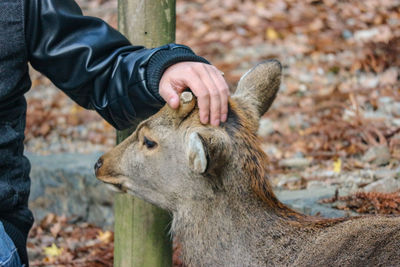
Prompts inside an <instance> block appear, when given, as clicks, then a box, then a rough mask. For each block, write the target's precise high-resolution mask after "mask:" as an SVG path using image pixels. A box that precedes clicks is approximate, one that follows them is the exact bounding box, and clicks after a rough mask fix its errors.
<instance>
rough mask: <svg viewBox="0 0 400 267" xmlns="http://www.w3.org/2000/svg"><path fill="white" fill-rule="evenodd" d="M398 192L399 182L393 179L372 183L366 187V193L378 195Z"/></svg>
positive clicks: (399, 188)
mask: <svg viewBox="0 0 400 267" xmlns="http://www.w3.org/2000/svg"><path fill="white" fill-rule="evenodd" d="M399 190H400V181H399V180H396V179H394V178H385V179H382V180H378V181H376V182H373V183H371V184H369V185H367V186H366V187H364V191H366V192H378V193H393V192H396V191H399Z"/></svg>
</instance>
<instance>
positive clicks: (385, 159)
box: [362, 145, 391, 166]
mask: <svg viewBox="0 0 400 267" xmlns="http://www.w3.org/2000/svg"><path fill="white" fill-rule="evenodd" d="M390 158H391V155H390V151H389V148H388V147H387V146H385V145H379V146H372V147H370V148H369V149H368V150H367V152H366V153H365V154H364V156H363V157H362V160H363V161H365V162H369V163H372V164H375V165H378V166H380V165H385V164H388V163H389V161H390Z"/></svg>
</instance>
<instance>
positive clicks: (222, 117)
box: [221, 114, 228, 122]
mask: <svg viewBox="0 0 400 267" xmlns="http://www.w3.org/2000/svg"><path fill="white" fill-rule="evenodd" d="M227 118H228V117H227V116H226V114H222V116H221V121H222V122H226V119H227Z"/></svg>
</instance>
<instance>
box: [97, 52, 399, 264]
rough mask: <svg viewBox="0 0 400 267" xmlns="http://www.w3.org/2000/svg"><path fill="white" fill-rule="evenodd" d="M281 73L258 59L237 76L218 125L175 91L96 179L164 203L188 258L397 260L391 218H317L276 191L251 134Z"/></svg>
mask: <svg viewBox="0 0 400 267" xmlns="http://www.w3.org/2000/svg"><path fill="white" fill-rule="evenodd" d="M281 73H282V66H281V64H280V63H279V61H277V60H267V61H265V62H262V63H260V64H258V65H256V66H255V67H253V68H252V69H251V70H250V71H248V72H247V73H246V74H244V75H243V76H242V78H241V79H240V81H239V83H238V85H237V89H236V91H235V93H234V94H232V96H231V97H230V99H229V114H228V119H227V121H226V122H225V123H222V124H220V126H218V127H216V126H211V125H203V124H201V122H200V120H199V109H198V106H197V102H196V98H195V97H194V96H193V95H192V94H191V93H190V92H184V93H182V94H181V97H180V106H179V108H178V109H177V110H174V109H171V108H170V107H169V106H168V105H165V106H164V107H163V108H162V109H161V110H160V111H159V112H158V113H156V114H155V115H153V116H151V117H150V118H148V119H147V120H145V121H143V122H142V123H140V124H139V126H138V127H137V129H136V131H135V132H134V133H133V134H132V135H131V136H130V137H128V138H127V139H125V140H124V141H123V142H122V143H120V144H119V145H117V146H116V147H115V148H113V149H112V150H110V151H109V152H107V153H106V154H104V155H103V156H101V157H100V159H99V161H98V162H97V163H96V166H95V172H96V176H97V178H98V179H100V180H101V181H103V182H105V183H107V184H111V185H112V186H113V187H115V188H116V189H118V190H119V191H122V192H125V193H128V194H132V195H134V196H136V197H139V198H141V199H144V200H145V201H148V202H150V203H152V204H154V205H156V206H158V207H161V208H162V209H165V210H167V211H169V212H170V213H171V214H172V223H171V233H172V235H174V236H177V237H178V239H179V241H180V242H181V245H182V259H183V262H184V263H185V265H187V266H377V265H379V266H400V217H396V216H383V215H382V216H378V215H373V216H358V217H346V218H335V219H326V218H320V217H315V216H309V215H305V214H301V213H299V212H297V211H295V210H292V209H291V208H289V207H288V206H286V205H284V204H283V203H281V202H280V201H279V200H278V198H277V197H276V196H275V194H274V192H273V190H272V187H271V184H270V182H269V180H268V179H269V178H268V177H269V171H268V168H269V167H268V166H269V161H268V158H267V155H266V154H265V153H264V151H263V150H262V148H261V146H260V144H261V142H260V140H259V138H258V137H257V134H256V133H257V129H258V126H259V119H260V117H261V116H263V115H264V113H265V112H266V111H267V110H268V109H269V108H270V106H271V104H272V102H273V101H274V99H275V97H276V95H277V92H278V90H279V87H280V81H281Z"/></svg>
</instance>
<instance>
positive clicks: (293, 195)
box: [275, 186, 356, 218]
mask: <svg viewBox="0 0 400 267" xmlns="http://www.w3.org/2000/svg"><path fill="white" fill-rule="evenodd" d="M335 190H336V187H334V186H325V187H324V188H320V189H318V190H315V189H313V190H310V189H306V190H294V191H290V190H282V191H279V190H278V191H276V192H275V193H276V195H277V197H278V198H279V200H280V201H282V202H283V203H284V204H286V205H288V206H289V207H291V208H293V209H295V210H297V211H299V212H301V213H304V214H308V215H318V216H322V217H325V218H337V217H345V216H354V215H356V213H354V212H349V211H343V210H337V209H333V208H332V207H331V206H330V205H329V204H321V203H319V200H321V199H324V198H331V197H333V196H334V195H335ZM346 194H347V192H346V191H339V196H343V195H346Z"/></svg>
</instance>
